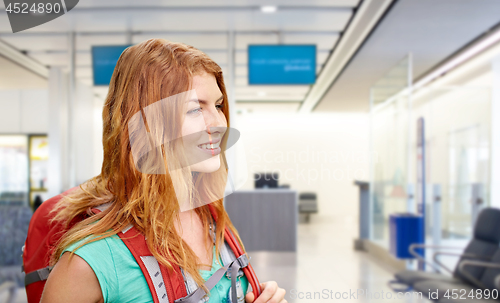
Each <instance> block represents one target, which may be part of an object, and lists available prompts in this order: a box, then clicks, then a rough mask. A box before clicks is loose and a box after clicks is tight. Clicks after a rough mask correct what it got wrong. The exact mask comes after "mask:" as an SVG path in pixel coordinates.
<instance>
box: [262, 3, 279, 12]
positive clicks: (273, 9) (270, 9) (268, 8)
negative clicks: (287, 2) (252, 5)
mask: <svg viewBox="0 0 500 303" xmlns="http://www.w3.org/2000/svg"><path fill="white" fill-rule="evenodd" d="M277 9H278V7H276V6H274V5H264V6H261V7H260V10H261V11H262V12H263V13H266V14H272V13H275V12H276V10H277Z"/></svg>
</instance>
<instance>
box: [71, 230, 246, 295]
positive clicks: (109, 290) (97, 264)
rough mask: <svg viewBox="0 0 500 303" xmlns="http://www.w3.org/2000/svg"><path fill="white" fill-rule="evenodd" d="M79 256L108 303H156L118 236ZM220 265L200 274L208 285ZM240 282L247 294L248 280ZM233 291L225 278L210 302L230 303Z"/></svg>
mask: <svg viewBox="0 0 500 303" xmlns="http://www.w3.org/2000/svg"><path fill="white" fill-rule="evenodd" d="M87 239H88V238H87ZM87 239H84V240H82V241H80V242H77V243H74V244H73V245H71V246H69V247H67V248H66V249H65V250H64V252H66V251H73V250H74V249H75V248H76V247H78V246H79V245H80V244H81V243H83V242H84V241H85V240H87ZM213 250H214V254H213V255H214V256H215V245H214V248H213ZM75 254H76V255H78V256H80V257H81V258H82V259H84V260H85V261H86V262H87V263H88V264H89V265H90V267H91V268H92V270H93V271H94V273H95V275H96V276H97V279H98V280H99V285H100V286H101V291H102V296H103V298H104V302H106V303H115V302H120V303H128V302H130V303H132V302H135V303H152V302H153V297H152V295H151V292H150V290H149V287H148V283H147V282H146V279H145V278H144V275H143V274H142V271H141V268H140V267H139V264H137V262H136V261H135V259H134V256H133V255H132V253H131V252H130V251H129V250H128V248H127V246H126V245H125V243H123V241H122V240H121V239H120V237H118V236H117V235H114V236H111V237H107V238H104V239H101V240H98V241H95V242H92V243H87V244H85V245H83V246H82V247H80V248H78V249H77V250H76V251H75ZM217 257H218V258H219V262H220V263H222V262H221V261H220V256H217ZM219 262H216V260H215V258H213V260H212V270H200V274H201V276H202V278H203V279H204V280H205V281H206V280H208V278H210V277H211V276H212V274H213V273H215V272H216V271H217V270H218V269H219V268H221V265H220V264H219ZM240 282H241V285H242V288H243V293H244V294H245V293H246V292H247V289H248V280H247V278H246V277H245V276H244V275H243V276H242V277H241V279H240ZM230 287H231V280H230V279H228V278H227V277H226V275H224V276H223V277H222V279H221V280H220V281H219V283H217V285H215V286H214V288H212V290H211V291H210V299H209V301H208V302H210V303H212V302H222V303H224V302H230V300H229V288H230Z"/></svg>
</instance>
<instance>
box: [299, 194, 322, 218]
mask: <svg viewBox="0 0 500 303" xmlns="http://www.w3.org/2000/svg"><path fill="white" fill-rule="evenodd" d="M317 212H318V201H317V200H316V194H315V193H301V194H300V195H299V214H304V215H305V217H306V222H309V215H310V214H315V213H317Z"/></svg>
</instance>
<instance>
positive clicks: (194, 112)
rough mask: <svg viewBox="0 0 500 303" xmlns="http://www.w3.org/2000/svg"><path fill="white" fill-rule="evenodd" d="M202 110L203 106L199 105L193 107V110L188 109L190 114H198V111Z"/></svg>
mask: <svg viewBox="0 0 500 303" xmlns="http://www.w3.org/2000/svg"><path fill="white" fill-rule="evenodd" d="M200 112H201V107H198V108H193V109H192V110H190V111H188V112H187V113H188V114H189V115H193V114H197V113H200Z"/></svg>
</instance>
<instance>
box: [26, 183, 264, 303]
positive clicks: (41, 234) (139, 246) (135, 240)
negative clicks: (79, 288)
mask: <svg viewBox="0 0 500 303" xmlns="http://www.w3.org/2000/svg"><path fill="white" fill-rule="evenodd" d="M76 188H78V187H74V188H71V189H69V190H67V191H66V192H64V193H62V194H60V195H58V196H55V197H53V198H50V199H49V200H47V201H45V202H44V203H42V205H41V206H40V207H39V208H38V209H37V211H36V212H35V213H34V214H33V217H32V219H31V222H30V225H29V229H28V237H27V238H26V242H25V245H24V247H23V270H24V272H26V277H25V285H26V293H27V298H28V303H38V302H40V299H41V297H42V292H43V288H44V286H45V282H46V280H47V278H48V276H49V273H50V270H51V269H52V267H49V259H50V256H51V254H52V252H53V251H54V249H55V245H56V244H57V242H58V241H59V239H61V237H62V236H63V235H64V233H66V232H67V231H68V229H65V228H64V226H63V225H61V224H60V223H51V222H50V219H51V218H52V216H51V215H50V212H51V211H52V209H53V208H54V207H55V205H56V204H57V202H58V201H59V200H60V199H61V198H62V197H63V196H64V195H66V194H68V193H69V192H70V191H72V190H74V189H76ZM208 207H209V209H210V212H211V213H212V216H213V218H214V221H217V214H216V212H215V209H214V207H213V205H211V204H208ZM93 211H94V212H99V211H100V210H99V209H94V210H93ZM82 219H83V217H82V218H75V220H73V221H72V222H71V224H70V226H69V228H71V227H72V226H73V225H74V224H75V223H77V222H79V221H80V220H82ZM125 235H126V237H125ZM118 236H120V238H121V239H122V241H123V242H124V243H125V245H126V246H127V248H128V249H129V250H130V252H131V253H132V255H133V256H134V258H135V260H136V262H137V263H138V264H139V267H140V268H141V270H142V273H143V274H144V277H145V278H146V281H147V283H148V285H149V290H150V291H151V295H152V297H153V301H154V302H155V303H197V302H199V301H200V299H201V298H202V297H203V296H204V295H205V294H206V293H205V291H204V290H203V289H202V288H201V287H198V288H197V289H196V290H193V289H189V293H188V289H186V283H185V276H184V275H183V272H182V271H181V269H180V268H174V270H170V269H168V267H166V266H163V265H162V264H161V263H159V262H157V261H156V258H154V257H153V254H152V253H151V252H150V251H149V249H148V247H147V244H146V240H145V238H144V235H142V234H141V233H140V232H138V231H137V229H136V228H135V227H133V226H130V227H129V228H126V229H125V230H122V231H121V232H119V233H118ZM224 238H225V242H226V244H227V245H228V246H229V247H230V249H231V250H232V254H234V259H233V260H232V261H231V262H230V263H229V262H226V264H224V265H225V266H224V267H222V268H220V269H219V270H218V271H216V272H215V273H214V274H213V275H212V277H210V278H209V279H208V280H207V281H206V283H205V286H206V287H207V288H208V289H209V290H210V289H211V288H212V287H214V286H215V285H216V284H217V282H218V281H219V280H220V279H221V278H222V277H223V275H224V274H226V275H228V277H230V278H231V301H232V302H233V303H236V302H237V301H238V300H237V290H236V275H237V273H238V271H239V270H240V269H241V270H243V273H244V274H245V276H246V277H247V279H248V281H249V283H250V286H251V287H252V291H253V293H254V296H255V298H257V297H258V296H259V295H260V293H261V289H260V284H259V280H258V279H257V275H256V274H255V272H254V270H253V268H252V266H251V265H250V263H249V261H248V258H247V255H246V254H245V252H244V251H243V249H242V248H241V246H240V245H239V242H238V241H237V240H236V238H235V237H234V235H233V233H232V232H231V231H230V230H229V229H228V228H227V227H226V229H225V231H224ZM223 246H224V245H223ZM160 273H161V274H160ZM240 295H241V294H240Z"/></svg>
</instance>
